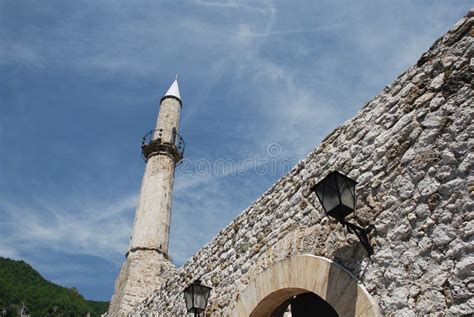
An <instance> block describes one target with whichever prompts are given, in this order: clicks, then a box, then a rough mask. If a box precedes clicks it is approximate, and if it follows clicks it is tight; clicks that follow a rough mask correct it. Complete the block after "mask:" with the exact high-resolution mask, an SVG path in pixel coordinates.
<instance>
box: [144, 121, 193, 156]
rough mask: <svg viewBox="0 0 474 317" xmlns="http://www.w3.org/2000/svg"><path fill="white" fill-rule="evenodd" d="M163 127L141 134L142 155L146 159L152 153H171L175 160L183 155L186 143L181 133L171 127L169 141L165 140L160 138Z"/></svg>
mask: <svg viewBox="0 0 474 317" xmlns="http://www.w3.org/2000/svg"><path fill="white" fill-rule="evenodd" d="M162 137H163V129H153V130H151V131H149V132H148V133H147V134H145V135H144V136H143V139H142V157H143V159H144V160H145V162H146V161H148V158H150V156H152V155H154V154H159V153H165V154H166V153H167V152H168V153H167V154H171V155H172V156H173V157H174V158H175V159H176V161H177V162H179V161H181V159H182V158H183V156H184V148H185V146H186V144H185V143H184V139H183V137H182V136H181V135H179V134H178V133H177V132H176V129H174V128H173V131H172V133H171V142H165V141H163V139H162Z"/></svg>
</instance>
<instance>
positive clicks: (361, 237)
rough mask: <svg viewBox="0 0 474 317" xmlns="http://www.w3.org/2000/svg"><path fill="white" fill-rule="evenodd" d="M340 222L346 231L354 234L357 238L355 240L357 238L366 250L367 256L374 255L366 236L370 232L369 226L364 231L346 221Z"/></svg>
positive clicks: (371, 227) (370, 227)
mask: <svg viewBox="0 0 474 317" xmlns="http://www.w3.org/2000/svg"><path fill="white" fill-rule="evenodd" d="M340 222H341V224H342V225H343V226H345V227H346V228H347V231H348V232H349V233H354V234H355V235H356V236H357V238H359V241H360V242H361V243H362V245H363V246H364V248H365V249H366V250H367V253H368V254H369V256H371V255H372V254H374V249H373V248H372V246H371V245H370V241H369V235H368V233H369V232H370V231H372V229H373V226H369V227H368V228H367V229H365V228H362V227H359V226H358V225H355V224H353V223H350V222H348V221H346V220H345V219H342V220H340Z"/></svg>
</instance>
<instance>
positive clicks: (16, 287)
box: [0, 257, 109, 317]
mask: <svg viewBox="0 0 474 317" xmlns="http://www.w3.org/2000/svg"><path fill="white" fill-rule="evenodd" d="M108 306H109V303H108V302H98V301H88V300H86V299H84V297H82V295H81V294H79V292H78V291H77V289H75V288H71V289H69V288H65V287H62V286H59V285H56V284H54V283H51V282H49V281H47V280H45V279H44V278H43V277H42V276H41V275H40V274H39V273H38V272H37V271H35V270H34V269H33V268H32V267H31V266H30V265H29V264H27V263H25V262H23V261H14V260H11V259H7V258H2V257H0V316H15V317H16V316H17V315H18V312H19V311H20V310H21V309H22V307H25V308H26V310H27V311H28V313H29V314H30V316H31V317H37V316H38V317H43V316H86V315H87V313H90V316H100V315H101V314H102V313H105V312H106V311H107V308H108Z"/></svg>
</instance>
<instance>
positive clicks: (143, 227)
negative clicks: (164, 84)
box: [129, 80, 182, 255]
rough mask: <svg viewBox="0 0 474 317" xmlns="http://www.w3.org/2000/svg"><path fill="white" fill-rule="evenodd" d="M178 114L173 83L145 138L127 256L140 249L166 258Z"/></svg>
mask: <svg viewBox="0 0 474 317" xmlns="http://www.w3.org/2000/svg"><path fill="white" fill-rule="evenodd" d="M180 112H181V100H180V99H179V89H178V82H177V81H176V80H175V81H174V82H173V84H172V85H171V87H170V89H169V90H168V92H167V93H166V94H165V96H164V97H163V98H162V99H161V105H160V112H159V115H158V120H157V123H156V129H155V130H153V131H151V132H150V134H149V137H150V138H151V141H150V142H147V140H146V138H145V139H144V143H143V144H142V152H143V157H144V158H145V160H146V161H147V163H146V167H145V174H144V176H143V182H142V187H141V191H140V200H139V202H138V206H137V210H136V214H135V223H134V225H133V234H132V240H131V242H130V248H129V252H134V251H135V250H140V249H143V250H153V251H156V252H158V253H162V254H164V255H167V254H168V240H169V230H170V216H171V204H172V200H173V181H174V170H175V165H176V163H177V162H178V161H179V160H180V159H181V158H182V153H181V151H180V148H178V146H177V145H179V142H180V141H179V135H178V134H177V131H178V127H179V115H180Z"/></svg>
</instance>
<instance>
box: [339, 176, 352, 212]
mask: <svg viewBox="0 0 474 317" xmlns="http://www.w3.org/2000/svg"><path fill="white" fill-rule="evenodd" d="M340 183H341V186H340V188H341V203H342V204H343V205H344V206H346V207H349V208H350V209H354V207H355V195H354V186H353V184H351V183H350V182H348V181H346V180H341V182H340Z"/></svg>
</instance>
